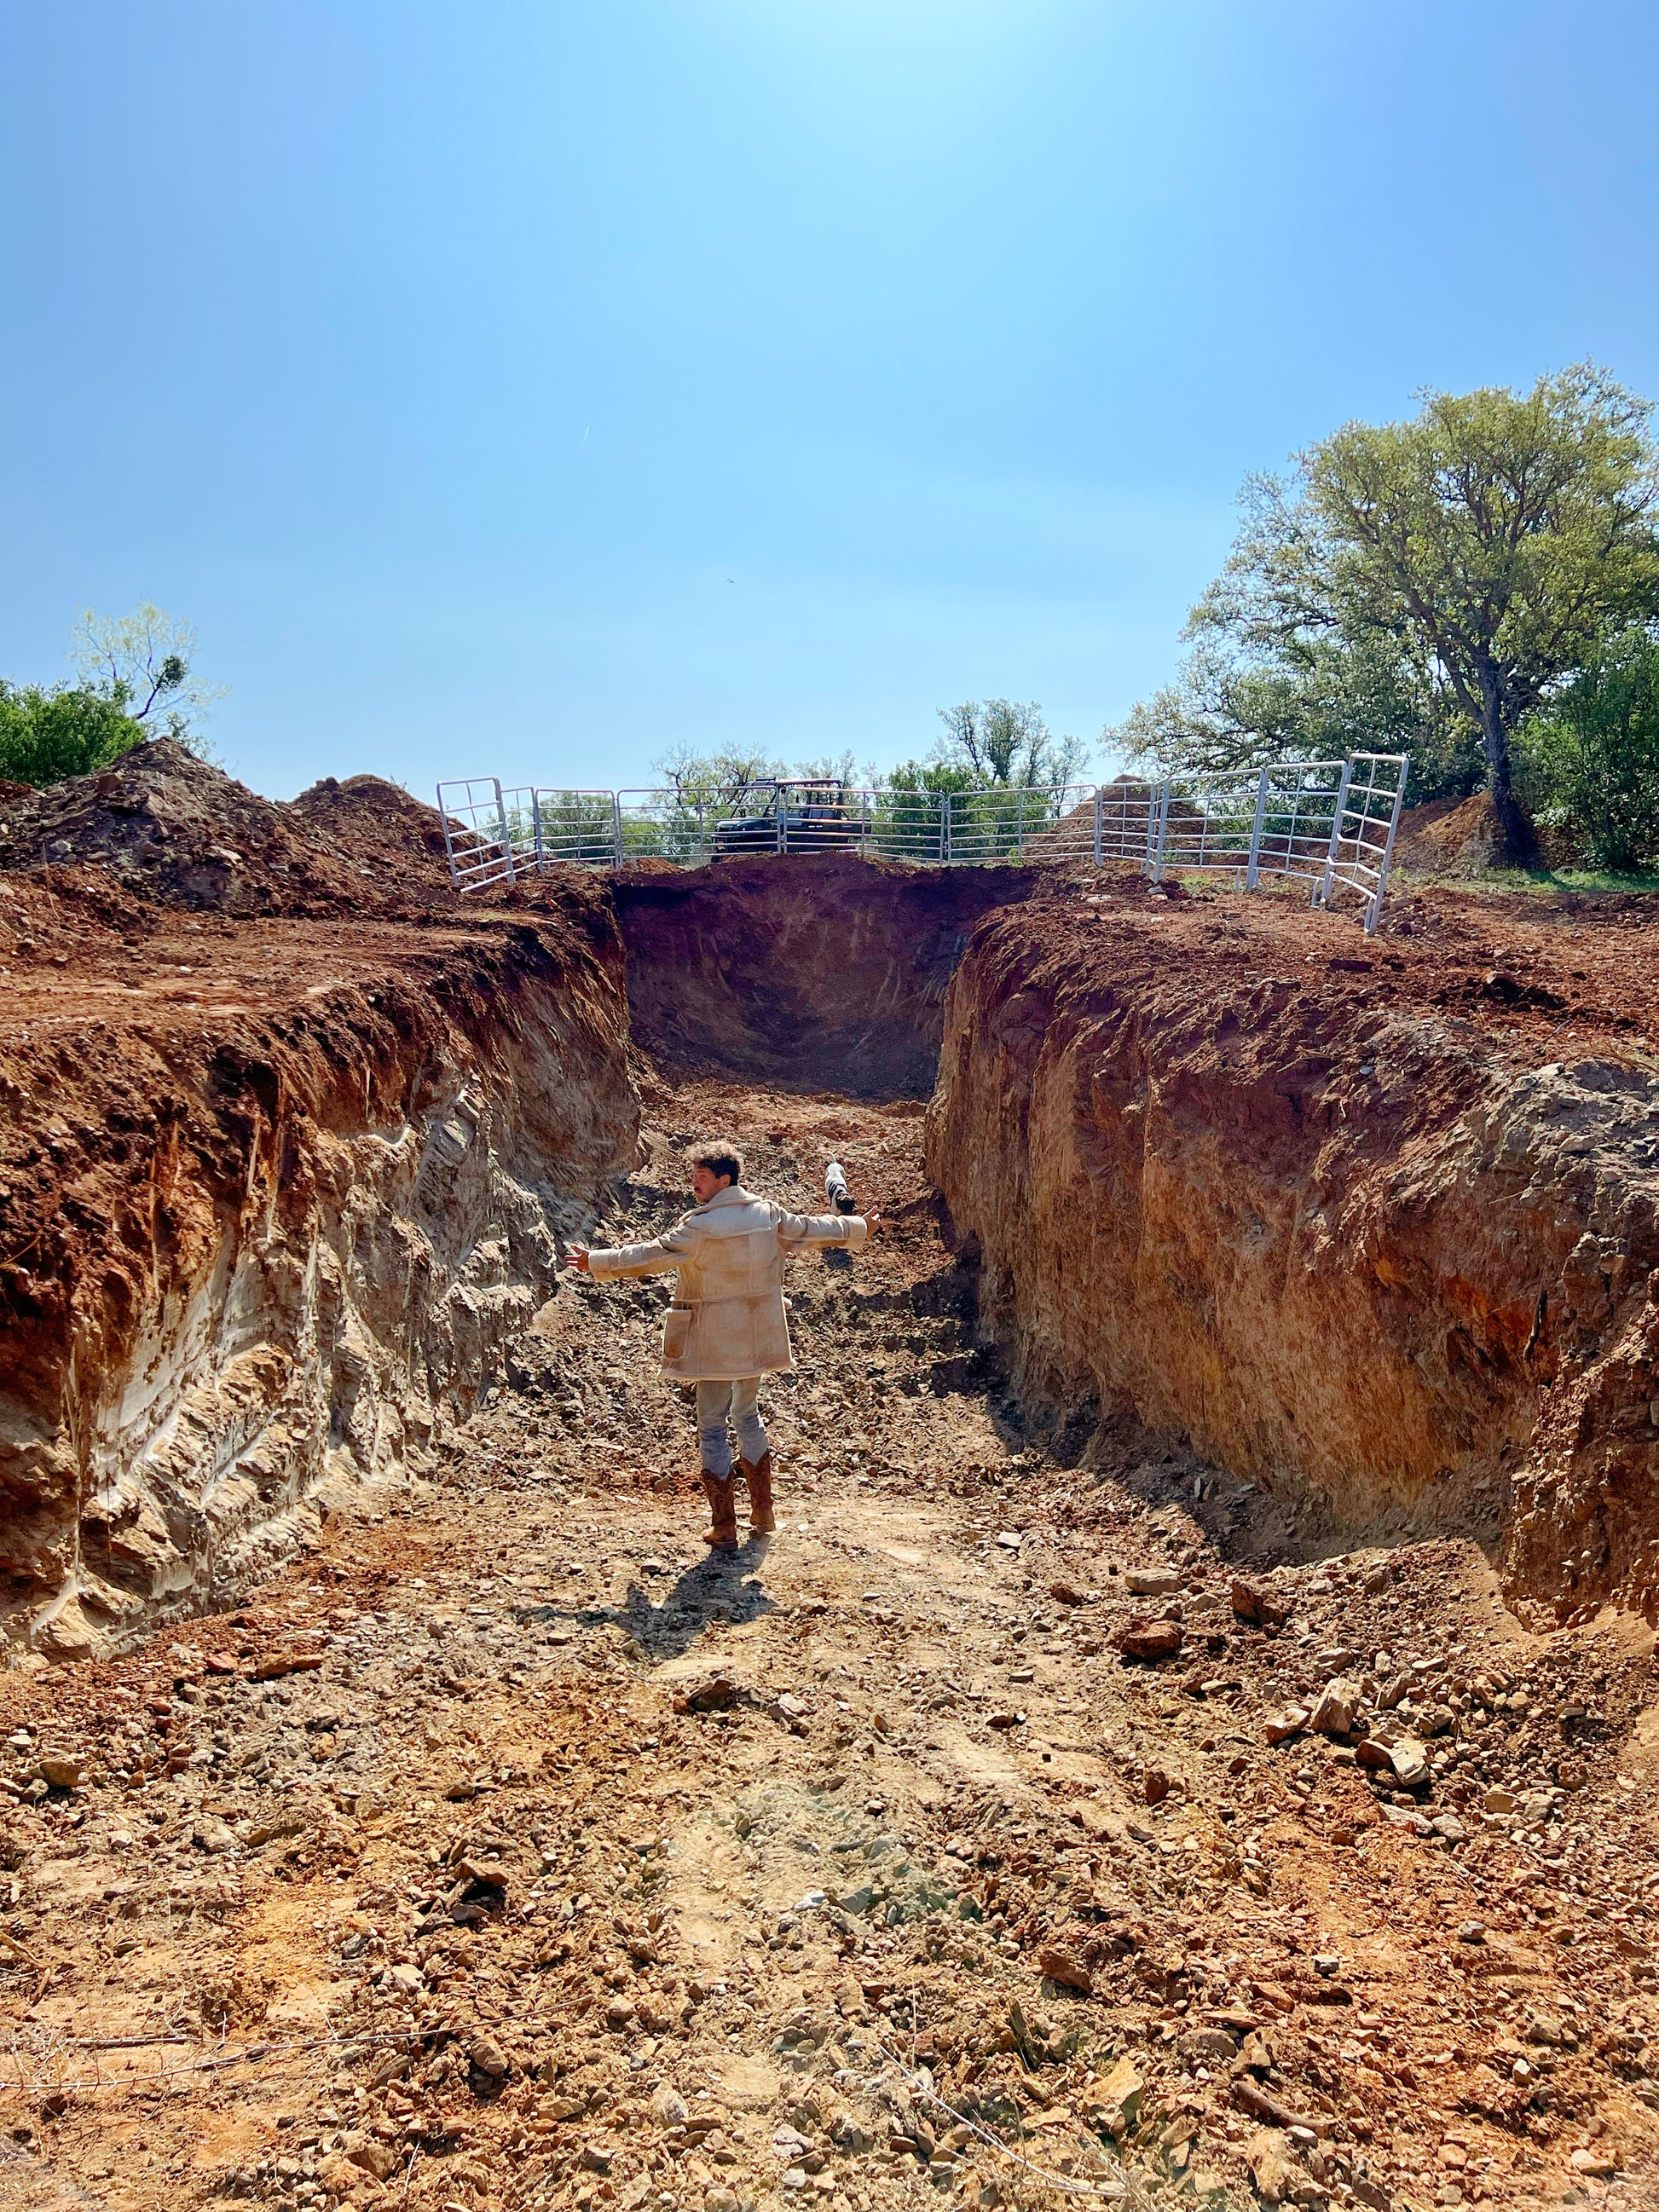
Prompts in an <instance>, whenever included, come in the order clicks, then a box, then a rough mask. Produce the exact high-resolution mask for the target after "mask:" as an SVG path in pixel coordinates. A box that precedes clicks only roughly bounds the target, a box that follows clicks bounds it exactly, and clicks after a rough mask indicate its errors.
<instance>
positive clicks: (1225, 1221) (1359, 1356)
mask: <svg viewBox="0 0 1659 2212" xmlns="http://www.w3.org/2000/svg"><path fill="white" fill-rule="evenodd" d="M1474 919H1475V923H1476V927H1479V925H1480V917H1479V916H1478V915H1477V916H1476V917H1475V918H1474ZM1489 926H1490V925H1488V927H1489ZM1487 949H1488V950H1489V948H1487ZM1467 958H1468V946H1467V945H1466V943H1465V942H1464V941H1463V937H1462V933H1460V931H1459V929H1458V928H1457V927H1455V925H1452V924H1450V923H1448V926H1447V927H1446V929H1445V930H1444V931H1443V933H1441V934H1440V935H1439V936H1438V938H1437V939H1436V940H1435V941H1425V936H1424V933H1423V931H1422V925H1421V922H1420V921H1419V934H1418V935H1417V936H1416V937H1415V938H1413V939H1411V940H1410V941H1404V940H1395V941H1393V942H1390V940H1389V939H1383V940H1382V942H1381V943H1380V944H1379V945H1377V946H1376V947H1375V948H1371V947H1367V946H1364V945H1363V944H1359V945H1357V944H1356V943H1355V942H1354V940H1353V939H1352V937H1350V936H1346V935H1345V934H1344V933H1342V932H1341V930H1340V927H1339V925H1338V924H1337V923H1336V922H1335V921H1333V920H1332V919H1330V918H1328V917H1322V916H1316V915H1305V914H1304V915H1297V914H1295V913H1292V912H1287V911H1286V910H1285V908H1283V907H1279V908H1278V909H1277V910H1276V911H1273V912H1269V911H1268V910H1267V908H1263V907H1261V906H1260V905H1256V906H1252V905H1251V904H1250V902H1246V901H1242V900H1240V901H1231V902H1219V905H1218V906H1206V907H1205V908H1196V907H1194V905H1193V904H1191V903H1190V902H1188V903H1185V904H1183V905H1178V906H1173V907H1170V908H1158V907H1156V906H1155V905H1154V903H1153V902H1149V901H1146V900H1145V899H1138V900H1134V901H1125V900H1123V899H1121V898H1120V899H1116V900H1110V899H1109V900H1106V901H1104V902H1100V903H1097V904H1095V905H1093V906H1092V907H1091V905H1089V904H1088V903H1086V902H1075V901H1074V902H1069V903H1067V904H1064V905H1062V904H1059V903H1050V904H1045V905H1033V906H1029V907H1026V908H1022V909H1020V910H1018V911H1016V912H1009V913H1006V914H1003V915H997V916H994V917H992V918H990V919H989V920H988V921H987V922H986V923H985V924H984V925H982V926H981V928H980V930H979V931H978V933H976V935H975V938H974V939H973V942H972V944H971V945H970V946H969V950H968V951H967V954H966V956H965V957H964V959H963V962H962V963H961V965H960V967H959V969H957V974H956V976H955V979H954V981H953V982H952V984H951V992H950V997H949V1001H948V1006H947V1018H946V1029H945V1047H944V1053H943V1056H942V1060H941V1062H940V1068H939V1089H938V1092H937V1096H936V1097H935V1099H934V1102H933V1108H932V1110H931V1115H930V1119H929V1129H928V1160H929V1166H930V1171H931V1173H932V1174H933V1177H934V1179H935V1180H936V1182H938V1184H939V1188H940V1189H941V1190H942V1191H943V1193H944V1194H945V1199H946V1200H947V1201H948V1203H949V1206H950V1207H951V1213H952V1215H953V1217H954V1218H955V1222H956V1225H957V1232H958V1234H959V1235H961V1236H963V1237H972V1238H974V1239H976V1240H977V1243H978V1245H979V1248H980V1251H981V1256H982V1261H983V1297H984V1305H985V1313H986V1316H987V1322H988V1323H989V1325H990V1326H991V1327H992V1328H994V1330H996V1331H997V1332H999V1333H1000V1334H1003V1335H1004V1336H1005V1337H1006V1340H1007V1341H1008V1344H1009V1346H1010V1347H1011V1350H1012V1355H1013V1358H1014V1363H1015V1369H1016V1374H1017V1376H1018V1382H1019V1383H1020V1386H1021V1388H1022V1389H1024V1391H1025V1392H1026V1394H1027V1395H1029V1396H1031V1397H1033V1398H1036V1399H1046V1400H1048V1401H1050V1402H1052V1403H1054V1404H1056V1405H1061V1406H1070V1407H1075V1406H1076V1405H1078V1404H1079V1403H1080V1402H1083V1401H1088V1400H1091V1399H1098V1400H1100V1401H1103V1403H1104V1404H1107V1405H1109V1404H1110V1403H1111V1402H1112V1401H1129V1402H1130V1403H1132V1404H1133V1407H1134V1408H1135V1410H1136V1411H1137V1412H1138V1413H1139V1414H1140V1415H1141V1416H1142V1418H1143V1419H1146V1420H1148V1421H1150V1422H1152V1423H1154V1424H1160V1425H1170V1426H1171V1427H1175V1428H1178V1429H1181V1430H1183V1431H1187V1432H1188V1434H1189V1435H1190V1437H1192V1438H1193V1440H1194V1442H1195V1443H1197V1445H1198V1446H1199V1448H1200V1449H1201V1450H1202V1451H1203V1452H1205V1453H1206V1454H1207V1455H1210V1456H1211V1457H1212V1458H1213V1459H1214V1460H1216V1461H1218V1462H1220V1463H1221V1464H1222V1465H1223V1466H1225V1467H1226V1468H1231V1469H1232V1470H1233V1471H1235V1472H1236V1473H1237V1474H1240V1475H1242V1476H1244V1477H1248V1478H1250V1479H1253V1480H1255V1481H1257V1482H1259V1483H1261V1484H1262V1485H1264V1486H1270V1487H1274V1488H1279V1489H1289V1490H1301V1491H1306V1492H1311V1493H1313V1494H1315V1495H1316V1497H1317V1498H1319V1499H1321V1500H1322V1501H1323V1502H1324V1504H1326V1505H1327V1506H1328V1510H1329V1511H1330V1512H1331V1514H1332V1515H1333V1516H1334V1518H1335V1520H1336V1522H1337V1523H1338V1524H1339V1525H1346V1526H1347V1527H1349V1528H1352V1529H1353V1530H1354V1531H1355V1532H1358V1531H1359V1530H1361V1529H1363V1528H1366V1527H1368V1526H1370V1527H1381V1526H1387V1525H1389V1524H1390V1523H1392V1524H1393V1525H1395V1526H1396V1527H1397V1526H1400V1525H1401V1523H1402V1522H1404V1523H1406V1524H1408V1525H1413V1526H1416V1527H1419V1528H1441V1527H1443V1528H1451V1527H1463V1528H1470V1529H1472V1530H1473V1531H1474V1532H1475V1533H1477V1534H1482V1535H1483V1536H1484V1537H1486V1540H1487V1541H1491V1542H1492V1543H1494V1544H1496V1545H1498V1546H1500V1547H1501V1549H1502V1553H1503V1556H1504V1560H1505V1563H1506V1565H1507V1570H1508V1572H1509V1574H1510V1577H1511V1580H1512V1582H1513V1583H1516V1585H1518V1586H1523V1587H1525V1588H1526V1589H1528V1590H1529V1591H1530V1592H1531V1593H1533V1594H1534V1595H1544V1596H1549V1597H1552V1598H1553V1599H1555V1600H1556V1601H1558V1602H1559V1603H1560V1604H1561V1605H1562V1607H1564V1609H1568V1610H1570V1609H1571V1608H1573V1607H1577V1606H1580V1605H1583V1604H1587V1603H1589V1602H1591V1601H1594V1600H1595V1599H1597V1598H1599V1597H1601V1596H1602V1595H1608V1594H1614V1595H1620V1596H1621V1597H1623V1598H1625V1599H1626V1600H1627V1601H1632V1602H1634V1603H1636V1604H1638V1605H1639V1606H1641V1607H1643V1608H1644V1609H1645V1610H1647V1611H1649V1612H1650V1613H1652V1612H1654V1611H1655V1610H1656V1609H1659V1507H1656V1478H1659V1432H1656V1416H1659V1383H1656V1364H1655V1362H1656V1352H1659V1310H1656V1306H1655V1304H1654V1299H1653V1294H1652V1284H1651V1279H1650V1271H1651V1270H1652V1269H1653V1268H1654V1267H1656V1265H1659V1236H1656V1228H1655V1218H1656V1204H1659V1173H1656V1169H1655V1164H1654V1162H1655V1155H1656V1146H1655V1144H1654V1140H1653V1129H1654V1118H1653V1116H1654V1104H1655V1097H1656V1091H1655V1085H1654V1084H1653V1082H1652V1081H1651V1080H1650V1075H1649V1073H1648V1070H1647V1066H1646V1065H1645V1064H1644V1054H1643V1052H1642V1051H1641V1050H1639V1049H1637V1048H1633V1047H1629V1046H1626V1045H1622V1044H1620V1042H1618V1041H1617V1040H1616V1039H1615V1040H1614V1041H1613V1042H1611V1043H1609V1042H1607V1041H1606V1040H1605V1038H1604V1039H1603V1040H1601V1042H1599V1045H1598V1048H1597V1049H1596V1050H1595V1053H1594V1054H1587V1053H1586V1052H1585V1051H1584V1050H1583V1047H1582V1046H1580V1048H1578V1049H1577V1050H1576V1051H1575V1050H1574V1049H1572V1048H1571V1046H1569V1047H1568V1048H1566V1049H1565V1051H1564V1050H1563V1049H1562V1048H1561V1046H1560V1044H1559V1042H1556V1039H1555V1034H1554V1033H1555V1031H1556V1030H1559V1028H1560V1027H1561V1026H1562V1022H1561V1011H1560V1010H1561V1009H1562V1006H1563V1003H1564V1002H1563V999H1562V996H1561V994H1559V993H1553V992H1551V991H1550V990H1549V989H1548V988H1547V987H1546V986H1545V985H1544V984H1543V983H1541V982H1537V981H1528V980H1527V979H1525V978H1524V977H1517V976H1516V975H1514V974H1511V973H1509V972H1507V971H1503V972H1500V973H1498V974H1496V975H1494V974H1492V973H1488V974H1486V975H1484V976H1481V975H1480V971H1479V970H1478V969H1477V970H1475V971H1474V974H1470V973H1469V972H1468V969H1467V964H1466V963H1467ZM1577 973H1578V974H1579V975H1580V976H1581V977H1582V976H1583V974H1584V971H1583V969H1580V970H1578V971H1577ZM1465 984H1467V986H1468V988H1467V990H1466V989H1465V988H1464V986H1465ZM1449 1006H1456V1007H1458V1008H1459V1009H1460V1011H1458V1012H1449V1011H1448V1008H1449ZM1466 1008H1467V1009H1468V1010H1469V1011H1471V1012H1477V1013H1479V1012H1480V1010H1482V1009H1484V1010H1486V1012H1490V1014H1491V1016H1492V1019H1491V1020H1490V1021H1486V1019H1485V1018H1475V1019H1471V1018H1468V1015H1467V1013H1466V1012H1464V1011H1462V1009H1466ZM1604 1026H1605V1025H1604ZM1615 1026H1616V1024H1615Z"/></svg>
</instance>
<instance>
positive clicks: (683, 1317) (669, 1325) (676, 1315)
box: [662, 1306, 691, 1364]
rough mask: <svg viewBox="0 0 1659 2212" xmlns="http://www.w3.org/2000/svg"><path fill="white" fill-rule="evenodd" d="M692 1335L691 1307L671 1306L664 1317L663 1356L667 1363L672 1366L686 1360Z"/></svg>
mask: <svg viewBox="0 0 1659 2212" xmlns="http://www.w3.org/2000/svg"><path fill="white" fill-rule="evenodd" d="M690 1335H691V1309H690V1306H670V1307H669V1309H668V1311H667V1312H666V1313H665V1315H664V1316H663V1322H662V1356H663V1358H664V1359H665V1361H666V1362H667V1363H668V1364H672V1363H673V1362H674V1361H675V1360H677V1359H684V1357H685V1347H686V1345H687V1343H688V1342H689V1341H690Z"/></svg>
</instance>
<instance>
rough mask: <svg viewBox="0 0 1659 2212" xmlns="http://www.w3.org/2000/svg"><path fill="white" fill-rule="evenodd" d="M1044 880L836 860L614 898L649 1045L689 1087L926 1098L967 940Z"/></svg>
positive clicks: (632, 1000)
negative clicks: (708, 1082)
mask: <svg viewBox="0 0 1659 2212" xmlns="http://www.w3.org/2000/svg"><path fill="white" fill-rule="evenodd" d="M1039 880H1041V878H1040V875H1039V872H1038V871H1036V869H1032V868H963V869H956V870H951V871H943V870H940V869H937V868H923V867H910V866H901V865H896V864H886V863H872V862H869V861H866V860H859V859H856V858H855V857H854V856H853V855H851V854H829V853H826V854H805V855H801V856H799V857H793V856H789V857H778V856H775V855H767V854H758V855H756V856H754V857H752V858H749V859H744V860H722V861H719V862H716V863H715V864H714V866H711V867H706V868H698V869H696V870H691V871H685V872H668V871H661V872H653V873H651V874H646V873H644V872H636V871H635V870H632V869H629V870H626V871H623V872H621V873H620V874H618V875H617V878H615V882H614V887H613V890H612V896H613V898H614V900H615V902H616V909H617V921H618V923H619V925H620V927H621V929H622V933H623V940H624V942H625V943H626V945H627V946H628V998H629V1011H630V1014H631V1017H632V1021H633V1030H634V1036H635V1041H636V1042H637V1043H638V1044H639V1046H640V1047H641V1049H642V1050H644V1051H646V1052H648V1053H649V1054H651V1055H652V1057H653V1060H655V1061H656V1063H657V1065H658V1066H659V1067H661V1068H662V1069H663V1071H664V1072H665V1073H667V1074H669V1075H671V1076H672V1077H673V1078H675V1079H684V1078H686V1077H695V1076H697V1075H706V1074H725V1075H732V1076H737V1077H740V1078H744V1079H751V1080H754V1081H757V1082H764V1083H767V1084H768V1085H771V1086H772V1087H774V1088H777V1087H780V1086H781V1087H785V1088H787V1087H790V1086H792V1085H793V1086H795V1087H799V1088H800V1089H802V1090H806V1091H821V1090H823V1089H825V1088H826V1087H828V1088H831V1089H834V1090H836V1091H841V1092H843V1093H845V1094H846V1095H848V1096H849V1097H863V1098H870V1097H875V1098H884V1097H887V1098H890V1097H925V1096H926V1095H927V1092H928V1091H931V1090H932V1088H933V1070H934V1066H935V1065H936V1063H937V1060H938V1057H939V1039H940V1037H941V1036H942V1035H943V1033H944V1007H945V985H946V983H947V982H948V981H949V980H950V976H951V969H952V968H953V967H954V965H955V963H956V962H957V959H958V957H960V955H961V951H962V948H963V945H964V944H965V943H966V941H967V933H968V932H969V930H970V929H972V927H974V925H975V922H976V921H979V919H980V918H981V915H985V914H987V912H989V911H990V910H991V909H992V908H996V907H1001V906H1006V905H1008V904H1010V903H1011V902H1018V901H1019V900H1022V899H1024V898H1026V897H1028V896H1030V892H1031V890H1032V887H1033V886H1034V884H1036V883H1037V882H1038V881H1039Z"/></svg>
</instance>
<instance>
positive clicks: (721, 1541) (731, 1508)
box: [702, 1474, 738, 1552]
mask: <svg viewBox="0 0 1659 2212" xmlns="http://www.w3.org/2000/svg"><path fill="white" fill-rule="evenodd" d="M702 1486H703V1492H704V1494H705V1495H706V1497H707V1498H708V1506H709V1510H710V1511H711V1512H712V1513H713V1515H714V1526H713V1528H706V1529H705V1530H704V1531H703V1538H702V1541H703V1542H704V1543H705V1544H708V1545H710V1546H712V1547H713V1548H714V1550H715V1551H717V1552H735V1551H736V1550H737V1548H738V1509H737V1506H736V1504H735V1503H734V1502H733V1500H732V1478H731V1476H730V1475H727V1476H726V1480H724V1481H722V1480H720V1476H719V1475H717V1474H705V1475H704V1476H703V1479H702Z"/></svg>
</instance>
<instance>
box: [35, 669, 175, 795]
mask: <svg viewBox="0 0 1659 2212" xmlns="http://www.w3.org/2000/svg"><path fill="white" fill-rule="evenodd" d="M147 735H148V732H147V731H146V730H145V728H144V726H143V723H142V722H137V721H134V720H133V719H132V718H131V715H128V714H123V713H122V711H121V709H120V708H119V707H118V706H117V705H116V704H115V702H113V701H112V700H110V699H106V698H104V697H102V696H100V694H99V693H98V692H96V691H88V690H85V689H83V688H80V687H76V688H73V689H71V688H70V686H68V685H66V684H61V685H59V686H58V687H57V688H56V689H55V690H41V688H40V686H39V685H38V684H21V685H20V684H7V683H5V682H3V681H0V776H3V777H5V778H6V779H7V780H8V781H10V782H12V783H33V784H47V783H60V782H62V781H63V779H64V777H65V776H69V775H91V774H92V772H93V770H94V769H100V768H107V767H108V765H109V763H111V761H112V760H116V759H118V758H119V757H120V755H121V754H123V753H124V752H127V751H129V750H131V748H132V747H133V746H134V745H136V744H139V743H140V742H141V741H142V740H143V738H145V737H146V736H147Z"/></svg>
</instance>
